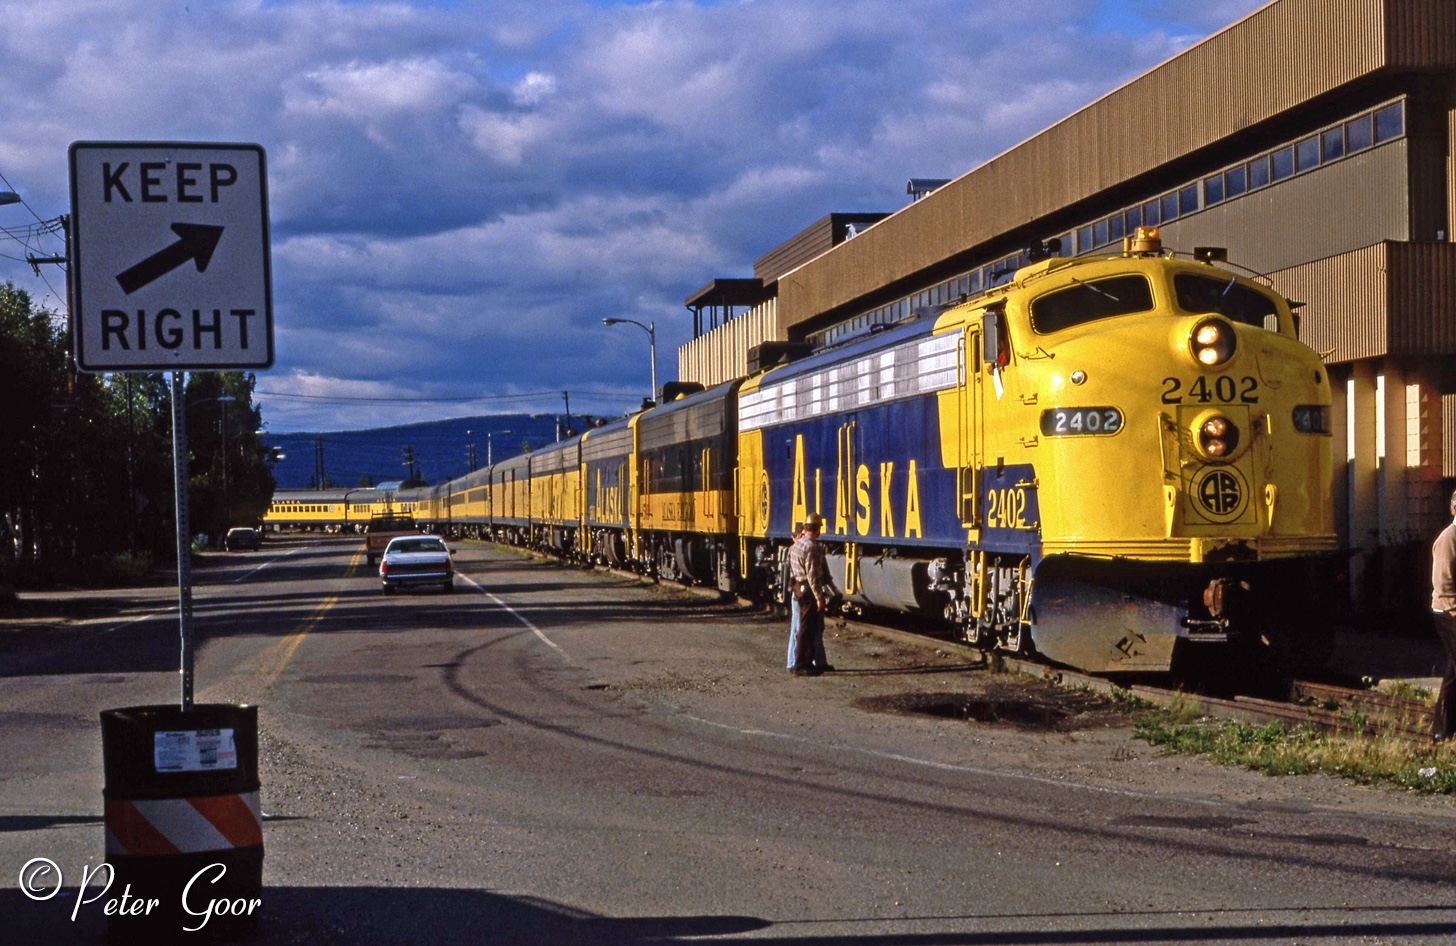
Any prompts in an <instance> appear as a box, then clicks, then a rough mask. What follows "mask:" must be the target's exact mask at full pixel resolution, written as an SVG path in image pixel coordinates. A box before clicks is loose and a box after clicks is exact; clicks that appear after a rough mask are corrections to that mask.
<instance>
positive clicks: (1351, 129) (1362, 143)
mask: <svg viewBox="0 0 1456 946" xmlns="http://www.w3.org/2000/svg"><path fill="white" fill-rule="evenodd" d="M1345 131H1346V133H1347V135H1348V138H1347V139H1346V143H1347V144H1348V145H1349V151H1350V153H1351V154H1354V153H1355V152H1356V151H1364V150H1365V149H1366V148H1368V147H1370V146H1371V145H1372V144H1373V143H1374V141H1375V139H1374V137H1373V136H1372V132H1371V127H1370V116H1369V115H1361V116H1360V117H1359V118H1357V119H1355V120H1353V121H1351V122H1347V123H1346V124H1345Z"/></svg>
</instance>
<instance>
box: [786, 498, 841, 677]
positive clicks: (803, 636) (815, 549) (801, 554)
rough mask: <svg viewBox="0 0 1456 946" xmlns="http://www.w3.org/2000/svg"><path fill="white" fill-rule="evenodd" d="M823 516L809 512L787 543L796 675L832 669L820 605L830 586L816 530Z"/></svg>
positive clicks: (791, 643) (792, 655)
mask: <svg viewBox="0 0 1456 946" xmlns="http://www.w3.org/2000/svg"><path fill="white" fill-rule="evenodd" d="M823 528H824V519H823V517H821V516H820V515H819V514H818V513H810V515H809V518H808V519H807V520H805V522H804V525H803V526H802V527H801V528H800V529H799V532H798V534H797V535H796V536H795V537H794V544H793V545H792V546H790V547H789V576H790V578H789V592H790V595H789V597H790V605H789V607H790V609H791V610H790V618H789V654H788V659H789V669H790V670H791V671H793V673H794V674H795V675H796V676H818V675H819V674H821V673H823V672H824V671H826V670H833V669H834V668H833V667H831V666H830V665H829V661H828V659H827V658H826V656H825V653H824V606H825V604H826V602H827V599H828V592H829V590H831V589H832V587H833V586H832V584H831V582H830V578H829V566H828V564H827V563H826V562H825V561H824V549H823V547H821V546H820V545H819V533H820V531H821V530H822V529H823Z"/></svg>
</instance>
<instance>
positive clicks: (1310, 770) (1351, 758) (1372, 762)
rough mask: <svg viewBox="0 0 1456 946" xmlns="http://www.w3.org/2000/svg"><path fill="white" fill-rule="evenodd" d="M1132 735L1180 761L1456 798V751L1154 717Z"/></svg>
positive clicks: (1386, 739) (1388, 739) (1304, 730)
mask: <svg viewBox="0 0 1456 946" xmlns="http://www.w3.org/2000/svg"><path fill="white" fill-rule="evenodd" d="M1133 735H1134V736H1136V737H1137V738H1139V739H1142V740H1144V741H1145V742H1148V743H1149V744H1151V745H1155V746H1162V747H1163V748H1165V749H1167V750H1168V751H1170V752H1174V753H1177V754H1180V755H1202V756H1207V757H1208V758H1210V759H1212V760H1213V761H1214V762H1217V763H1219V764H1221V765H1238V766H1242V767H1244V768H1247V769H1252V770H1253V771H1255V772H1262V773H1263V774H1265V775H1313V774H1323V775H1331V776H1335V777H1337V778H1344V779H1349V780H1350V781H1352V782H1357V783H1359V784H1362V785H1388V786H1393V787H1396V788H1403V789H1408V790H1410V791H1416V792H1422V793H1426V794H1443V795H1449V794H1456V751H1453V750H1452V749H1451V748H1450V746H1449V744H1445V743H1443V744H1440V745H1428V744H1425V743H1422V742H1419V741H1413V740H1410V739H1405V738H1400V737H1396V736H1364V735H1360V734H1358V733H1356V734H1351V735H1346V734H1330V733H1324V732H1320V731H1318V730H1316V729H1313V728H1312V727H1309V726H1300V727H1298V728H1295V729H1289V728H1286V727H1285V726H1284V725H1283V724H1282V723H1277V722H1271V723H1265V724H1264V725H1262V726H1252V725H1250V724H1248V723H1241V722H1233V721H1229V720H1219V721H1199V722H1188V721H1179V720H1177V719H1175V718H1172V717H1171V715H1170V714H1167V713H1157V714H1150V715H1149V717H1148V718H1146V719H1144V720H1141V721H1139V722H1138V723H1136V724H1135V725H1134V727H1133Z"/></svg>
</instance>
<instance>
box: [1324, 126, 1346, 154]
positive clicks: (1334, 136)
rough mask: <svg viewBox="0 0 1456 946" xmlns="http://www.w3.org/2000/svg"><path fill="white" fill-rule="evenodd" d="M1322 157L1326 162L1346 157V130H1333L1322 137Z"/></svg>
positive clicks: (1341, 127) (1342, 128) (1341, 128)
mask: <svg viewBox="0 0 1456 946" xmlns="http://www.w3.org/2000/svg"><path fill="white" fill-rule="evenodd" d="M1320 152H1321V157H1322V158H1324V160H1326V161H1333V160H1335V159H1336V158H1343V157H1344V156H1345V128H1344V126H1343V125H1342V126H1340V127H1339V128H1331V129H1330V130H1329V131H1327V132H1325V133H1324V134H1323V135H1321V136H1320Z"/></svg>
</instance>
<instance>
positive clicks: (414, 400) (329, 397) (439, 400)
mask: <svg viewBox="0 0 1456 946" xmlns="http://www.w3.org/2000/svg"><path fill="white" fill-rule="evenodd" d="M561 393H562V392H561V391H560V390H559V389H558V390H555V391H531V392H527V393H525V394H479V395H476V396H474V397H363V396H353V395H347V394H293V393H290V392H287V391H262V390H255V391H254V392H253V394H254V395H255V396H259V397H281V398H292V399H297V400H309V401H330V402H353V401H364V402H383V403H394V404H468V403H470V402H472V401H518V400H526V399H528V398H538V397H552V398H555V397H559V396H560V395H561ZM576 394H577V395H578V396H585V397H606V398H617V399H621V400H634V401H635V400H636V399H637V397H638V395H635V394H624V393H622V392H620V391H577V392H576Z"/></svg>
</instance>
